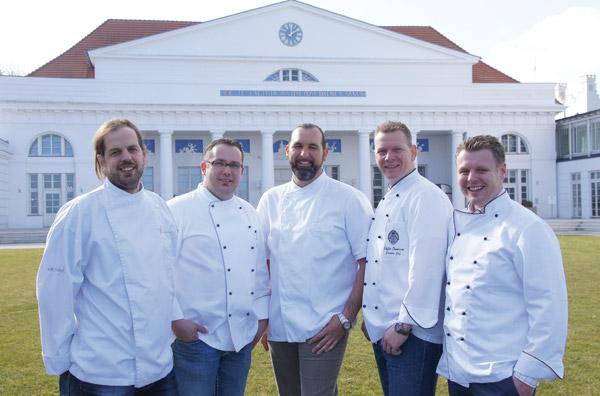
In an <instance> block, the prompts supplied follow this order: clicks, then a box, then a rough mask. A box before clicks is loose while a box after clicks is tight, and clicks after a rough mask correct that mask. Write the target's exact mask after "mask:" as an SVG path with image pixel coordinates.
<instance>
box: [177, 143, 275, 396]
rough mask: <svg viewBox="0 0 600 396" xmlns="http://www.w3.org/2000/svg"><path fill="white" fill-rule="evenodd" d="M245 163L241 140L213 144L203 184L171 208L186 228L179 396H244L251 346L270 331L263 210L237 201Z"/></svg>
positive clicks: (181, 240) (180, 263)
mask: <svg viewBox="0 0 600 396" xmlns="http://www.w3.org/2000/svg"><path fill="white" fill-rule="evenodd" d="M243 159H244V153H243V150H242V146H241V145H240V144H239V143H238V142H236V141H235V140H231V139H227V138H223V139H218V140H214V141H212V142H211V143H210V144H209V145H208V146H207V147H206V150H205V153H204V160H203V161H202V164H201V170H202V174H203V176H204V180H203V182H202V183H201V184H199V185H198V188H197V189H195V190H194V191H191V192H189V193H187V194H183V195H181V196H178V197H176V198H173V199H171V200H170V201H169V202H168V203H167V204H168V206H169V209H171V212H172V213H173V217H174V218H175V222H176V224H177V228H178V230H179V236H178V255H177V260H176V264H175V286H176V290H177V299H178V301H179V304H180V306H181V309H182V311H183V316H184V319H181V320H177V321H174V322H173V332H174V333H175V336H176V337H177V339H176V340H175V342H174V343H173V354H174V359H175V377H176V380H177V387H178V389H179V394H180V395H190V396H191V395H209V396H210V395H213V394H218V395H227V396H236V395H239V396H242V395H243V394H244V389H245V386H246V378H247V376H248V371H249V369H250V361H251V354H252V348H253V346H254V345H255V343H256V342H257V341H258V340H259V339H260V337H261V335H262V334H263V332H264V331H265V329H266V327H267V318H268V310H269V297H270V287H269V273H268V268H267V262H266V257H265V246H264V239H263V233H262V231H261V228H260V222H259V219H258V214H257V212H256V209H254V208H253V207H252V205H250V204H249V203H248V202H246V201H244V200H243V199H241V198H239V197H237V196H235V195H234V192H235V190H236V188H237V187H238V185H239V183H240V179H241V177H242V174H243V172H244V165H243V163H244V162H243ZM215 389H216V393H215Z"/></svg>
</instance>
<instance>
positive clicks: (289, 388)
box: [269, 335, 348, 396]
mask: <svg viewBox="0 0 600 396" xmlns="http://www.w3.org/2000/svg"><path fill="white" fill-rule="evenodd" d="M347 343H348V335H346V336H344V338H342V339H341V340H340V342H338V343H337V345H336V346H335V347H334V348H333V349H332V350H331V351H329V352H327V353H321V354H320V355H316V354H314V353H312V349H313V348H314V345H310V344H309V343H307V342H302V343H294V342H276V341H269V346H270V350H271V361H272V363H273V371H274V372H275V379H276V381H277V388H278V389H279V395H281V396H335V395H337V394H338V389H337V383H336V381H337V377H338V374H339V372H340V368H341V367H342V360H343V359H344V352H345V351H346V344H347Z"/></svg>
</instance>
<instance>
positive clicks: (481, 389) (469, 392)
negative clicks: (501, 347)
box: [448, 377, 535, 396]
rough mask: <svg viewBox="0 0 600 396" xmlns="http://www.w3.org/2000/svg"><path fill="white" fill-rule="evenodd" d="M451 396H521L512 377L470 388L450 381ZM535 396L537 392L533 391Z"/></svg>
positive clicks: (449, 390) (477, 384) (474, 384)
mask: <svg viewBox="0 0 600 396" xmlns="http://www.w3.org/2000/svg"><path fill="white" fill-rule="evenodd" d="M448 394H449V395H450V396H519V392H518V391H517V387H516V386H515V383H514V382H513V379H512V377H508V378H505V379H503V380H501V381H498V382H486V383H473V384H469V387H468V388H465V387H464V386H462V385H459V384H457V383H456V382H452V381H450V380H448ZM533 394H534V395H535V391H533Z"/></svg>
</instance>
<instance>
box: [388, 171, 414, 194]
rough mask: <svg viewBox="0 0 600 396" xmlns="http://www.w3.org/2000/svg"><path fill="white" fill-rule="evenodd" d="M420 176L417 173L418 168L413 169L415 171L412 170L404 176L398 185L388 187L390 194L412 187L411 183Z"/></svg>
mask: <svg viewBox="0 0 600 396" xmlns="http://www.w3.org/2000/svg"><path fill="white" fill-rule="evenodd" d="M418 174H419V172H417V168H413V170H411V171H410V172H408V173H407V174H406V175H404V176H403V177H402V178H401V179H400V180H398V181H397V182H396V183H394V184H390V185H388V194H389V193H391V192H393V191H394V192H395V191H397V190H399V189H401V188H402V187H404V186H408V185H410V182H412V181H413V180H415V179H416V178H417V175H418Z"/></svg>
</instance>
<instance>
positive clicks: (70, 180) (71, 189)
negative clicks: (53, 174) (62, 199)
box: [65, 173, 75, 202]
mask: <svg viewBox="0 0 600 396" xmlns="http://www.w3.org/2000/svg"><path fill="white" fill-rule="evenodd" d="M65 179H66V180H65V187H66V192H67V202H68V201H70V200H72V199H73V198H75V173H66V174H65Z"/></svg>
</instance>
